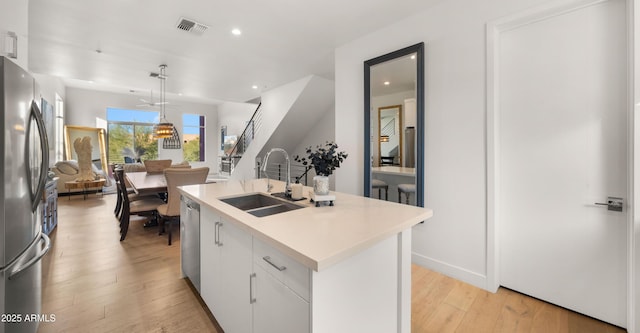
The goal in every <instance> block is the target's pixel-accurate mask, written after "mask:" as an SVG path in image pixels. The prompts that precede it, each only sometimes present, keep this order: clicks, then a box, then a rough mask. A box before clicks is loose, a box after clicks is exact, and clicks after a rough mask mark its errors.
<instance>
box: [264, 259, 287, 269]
mask: <svg viewBox="0 0 640 333" xmlns="http://www.w3.org/2000/svg"><path fill="white" fill-rule="evenodd" d="M262 260H264V261H266V262H267V263H268V264H269V265H271V266H273V267H275V269H277V270H279V271H281V272H282V271H284V270H285V269H287V267H285V266H278V265H276V264H274V263H273V261H271V257H269V256H266V257H262Z"/></svg>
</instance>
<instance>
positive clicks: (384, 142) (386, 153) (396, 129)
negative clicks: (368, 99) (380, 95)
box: [374, 105, 403, 166]
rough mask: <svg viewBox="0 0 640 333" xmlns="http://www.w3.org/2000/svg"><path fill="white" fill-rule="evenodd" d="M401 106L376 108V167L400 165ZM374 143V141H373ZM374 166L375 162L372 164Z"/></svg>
mask: <svg viewBox="0 0 640 333" xmlns="http://www.w3.org/2000/svg"><path fill="white" fill-rule="evenodd" d="M401 127H402V105H394V106H385V107H381V108H378V142H379V144H378V155H377V156H379V158H376V157H375V156H374V161H377V162H378V166H382V165H402V151H403V149H400V148H401V147H403V145H402V131H401ZM374 141H375V140H374ZM374 165H375V162H374Z"/></svg>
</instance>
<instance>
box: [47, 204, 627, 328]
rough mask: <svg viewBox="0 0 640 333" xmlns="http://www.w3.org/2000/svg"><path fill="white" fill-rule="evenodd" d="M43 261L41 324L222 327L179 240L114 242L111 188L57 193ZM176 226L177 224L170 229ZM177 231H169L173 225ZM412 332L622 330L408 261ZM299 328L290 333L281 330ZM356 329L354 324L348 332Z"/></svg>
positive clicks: (133, 231) (137, 237) (142, 237)
mask: <svg viewBox="0 0 640 333" xmlns="http://www.w3.org/2000/svg"><path fill="white" fill-rule="evenodd" d="M58 202H59V208H58V214H59V222H58V227H57V228H56V230H55V231H54V232H53V233H52V243H53V248H52V249H51V251H50V253H49V254H47V256H46V257H45V259H44V261H43V276H44V278H43V279H44V280H43V305H42V313H43V314H55V316H56V321H55V322H50V323H41V324H40V329H39V331H38V332H40V333H46V332H82V333H85V332H127V333H135V332H163V333H164V332H166V333H170V332H180V333H182V332H198V333H199V332H218V331H217V330H216V326H215V324H214V323H213V322H212V319H211V318H210V313H208V311H206V310H204V309H203V307H202V305H201V303H200V300H199V298H198V297H196V296H195V295H194V293H193V292H192V290H191V288H190V286H189V284H188V283H187V282H186V281H185V280H184V279H181V278H180V242H179V237H174V244H173V245H172V246H167V239H166V237H165V236H158V235H157V230H156V229H155V228H153V229H144V228H142V221H138V222H132V224H131V227H130V228H129V234H128V235H127V239H126V240H125V241H123V242H120V241H119V231H118V230H119V227H118V223H117V220H116V219H115V217H114V216H113V207H114V205H115V196H114V195H106V196H104V197H103V198H101V197H100V196H97V197H96V196H93V195H90V196H89V197H88V198H87V200H86V201H85V200H82V196H73V197H72V200H71V201H68V198H67V197H60V198H59V201H58ZM174 229H175V228H174ZM174 234H175V233H174ZM412 278H413V295H412V296H413V297H412V303H413V304H412V309H413V313H412V332H415V333H418V332H545V333H546V332H580V333H584V332H624V330H622V329H620V328H618V327H614V326H611V325H607V324H604V323H602V322H599V321H597V320H594V319H591V318H588V317H585V316H582V315H579V314H576V313H574V312H571V311H568V310H565V309H562V308H559V307H556V306H554V305H550V304H547V303H545V302H542V301H539V300H537V299H533V298H530V297H527V296H524V295H521V294H518V293H516V292H513V291H510V290H507V289H500V290H499V291H498V292H497V293H496V294H493V293H489V292H486V291H484V290H481V289H478V288H475V287H473V286H471V285H468V284H465V283H463V282H460V281H457V280H454V279H451V278H448V277H446V276H444V275H442V274H439V273H436V272H433V271H430V270H427V269H424V268H422V267H419V266H415V265H414V266H413V272H412ZM283 333H296V332H283ZM354 333H357V332H354Z"/></svg>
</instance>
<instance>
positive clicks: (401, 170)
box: [371, 166, 416, 177]
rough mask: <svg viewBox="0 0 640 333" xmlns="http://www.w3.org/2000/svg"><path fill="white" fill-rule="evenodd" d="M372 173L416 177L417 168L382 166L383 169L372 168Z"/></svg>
mask: <svg viewBox="0 0 640 333" xmlns="http://www.w3.org/2000/svg"><path fill="white" fill-rule="evenodd" d="M371 173H380V174H386V175H400V176H413V177H415V176H416V168H407V167H399V166H381V167H372V168H371Z"/></svg>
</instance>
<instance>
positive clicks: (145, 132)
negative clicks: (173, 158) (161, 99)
mask: <svg viewBox="0 0 640 333" xmlns="http://www.w3.org/2000/svg"><path fill="white" fill-rule="evenodd" d="M158 117H159V113H158V112H157V111H139V110H125V109H114V108H107V126H108V128H107V130H108V131H109V135H108V136H109V138H108V149H107V150H108V160H109V163H110V164H111V163H124V162H141V161H142V160H152V159H157V158H158V141H157V140H154V138H153V125H154V124H155V123H157V122H158Z"/></svg>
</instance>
